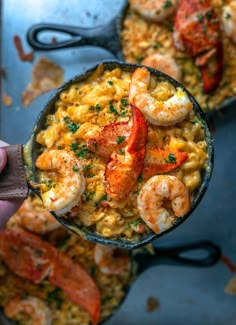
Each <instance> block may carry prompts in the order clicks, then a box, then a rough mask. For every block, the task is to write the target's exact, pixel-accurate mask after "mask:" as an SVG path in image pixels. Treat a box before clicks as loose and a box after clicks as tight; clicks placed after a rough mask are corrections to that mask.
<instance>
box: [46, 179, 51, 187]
mask: <svg viewBox="0 0 236 325" xmlns="http://www.w3.org/2000/svg"><path fill="white" fill-rule="evenodd" d="M45 184H46V186H48V187H50V186H51V185H52V181H51V180H50V179H47V180H46V181H45Z"/></svg>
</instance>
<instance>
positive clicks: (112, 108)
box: [109, 100, 119, 115]
mask: <svg viewBox="0 0 236 325" xmlns="http://www.w3.org/2000/svg"><path fill="white" fill-rule="evenodd" d="M109 107H110V113H113V114H117V115H119V114H118V112H117V110H116V109H115V107H114V105H113V101H112V100H111V101H110V103H109Z"/></svg>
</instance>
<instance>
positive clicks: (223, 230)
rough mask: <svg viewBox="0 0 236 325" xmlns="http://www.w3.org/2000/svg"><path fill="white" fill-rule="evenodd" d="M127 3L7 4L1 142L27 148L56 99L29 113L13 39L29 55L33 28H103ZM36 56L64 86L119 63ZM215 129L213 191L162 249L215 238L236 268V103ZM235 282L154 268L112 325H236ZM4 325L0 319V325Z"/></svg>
mask: <svg viewBox="0 0 236 325" xmlns="http://www.w3.org/2000/svg"><path fill="white" fill-rule="evenodd" d="M122 4H123V1H122V0H113V1H110V0H89V1H88V0H80V1H78V0H70V1H59V0H51V1H48V0H47V1H46V0H34V1H31V0H24V1H23V0H21V1H19V0H5V1H3V44H2V45H3V46H2V47H3V53H2V61H3V62H2V65H3V67H4V68H5V69H6V73H7V77H6V80H5V81H4V82H3V91H4V92H6V93H8V94H9V95H10V96H11V97H12V99H13V105H12V107H9V108H8V107H5V106H2V109H1V125H0V127H1V128H0V131H1V133H0V135H1V139H3V140H5V141H7V142H9V143H12V144H15V143H25V142H26V141H27V140H28V137H29V134H30V132H31V129H32V126H33V124H34V121H35V119H36V117H37V115H38V113H39V111H40V110H41V109H42V107H43V106H44V103H45V102H46V101H47V99H48V97H49V95H50V93H47V94H44V95H42V96H40V97H39V98H37V99H36V100H35V101H34V102H33V103H32V104H31V105H30V106H29V107H28V108H24V107H23V106H22V104H21V93H22V91H23V90H24V89H25V87H26V86H27V84H28V83H29V81H30V80H31V71H32V63H28V62H21V61H19V59H18V57H17V54H16V49H15V47H14V45H13V35H15V34H19V35H20V36H21V37H22V39H23V41H24V44H23V45H24V48H25V49H26V51H29V50H30V47H29V46H28V44H27V42H26V38H25V37H26V32H27V30H28V28H29V27H30V26H31V25H32V24H36V23H40V22H50V23H60V24H67V25H74V26H76V25H79V26H84V27H91V26H98V25H100V24H101V23H105V22H108V21H109V20H110V19H111V18H112V17H113V16H114V15H116V14H117V13H118V11H119V9H120V8H121V7H122ZM53 36H54V35H53ZM48 37H51V36H50V35H48ZM35 54H36V55H35V60H37V58H39V57H41V56H46V57H48V58H49V59H52V60H53V61H55V62H57V63H58V64H59V65H61V66H62V67H63V68H64V69H65V80H68V79H69V78H70V77H72V76H73V75H75V74H78V73H80V72H82V71H84V70H85V69H86V68H88V67H90V66H92V65H93V64H94V63H97V62H98V61H99V60H102V59H108V58H113V56H112V55H111V54H110V53H108V52H107V51H105V50H103V49H97V48H93V47H84V48H73V49H66V50H60V51H52V52H36V53H35ZM214 123H215V126H216V131H215V133H214V137H215V168H214V171H213V176H212V180H211V182H210V186H209V189H208V191H207V193H206V194H205V196H204V198H203V200H202V201H201V203H200V205H199V206H198V208H197V209H196V210H195V211H194V213H193V214H192V216H191V217H190V218H189V219H188V220H187V221H185V223H184V224H182V225H181V226H180V227H179V228H177V229H176V230H175V231H173V232H171V233H169V234H167V235H166V236H164V237H163V238H161V239H159V240H158V241H156V242H155V245H156V246H161V245H166V246H167V245H172V244H175V243H186V242H188V241H194V240H199V239H210V240H212V241H214V242H215V243H217V244H219V245H220V246H221V247H222V250H223V253H224V254H225V255H227V256H229V257H230V258H231V259H232V260H233V261H235V262H236V236H235V228H236V213H235V206H234V204H235V197H236V173H235V161H236V141H235V137H236V104H231V106H230V107H229V109H228V110H227V111H226V112H225V114H223V115H222V114H216V115H215V117H214ZM231 277H232V274H231V273H230V272H229V270H228V269H226V267H225V266H224V265H223V264H221V263H219V264H218V265H216V266H214V267H211V268H209V269H197V268H184V267H177V266H176V267H175V266H157V267H154V268H152V269H149V270H148V271H146V272H145V273H144V274H142V275H141V276H140V277H139V278H138V279H137V281H136V282H135V284H134V286H133V288H132V290H131V291H130V293H129V295H128V297H127V299H126V300H125V302H124V304H123V305H122V307H121V308H120V310H119V311H118V312H117V314H116V315H115V316H114V317H113V318H112V319H111V320H110V321H109V322H108V323H107V325H116V324H123V325H134V324H135V325H142V324H148V325H154V324H163V325H165V324H167V325H169V324H176V325H178V324H196V325H197V324H214V325H220V324H226V325H231V324H232V325H233V324H236V296H229V295H226V294H225V293H224V286H225V285H226V283H227V281H228V280H229V279H230V278H231ZM0 290H1V289H0ZM149 296H154V297H156V298H157V299H158V300H159V301H160V307H159V308H158V309H157V310H156V311H154V312H153V313H147V312H146V301H147V298H148V297H149ZM2 322H3V321H2V320H1V319H0V324H2ZM68 325H69V324H68Z"/></svg>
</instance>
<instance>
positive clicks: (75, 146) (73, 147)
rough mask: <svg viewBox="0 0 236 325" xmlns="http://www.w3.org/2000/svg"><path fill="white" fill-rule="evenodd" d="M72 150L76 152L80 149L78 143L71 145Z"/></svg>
mask: <svg viewBox="0 0 236 325" xmlns="http://www.w3.org/2000/svg"><path fill="white" fill-rule="evenodd" d="M70 149H71V150H72V151H76V150H77V149H78V143H77V142H72V143H71V145H70Z"/></svg>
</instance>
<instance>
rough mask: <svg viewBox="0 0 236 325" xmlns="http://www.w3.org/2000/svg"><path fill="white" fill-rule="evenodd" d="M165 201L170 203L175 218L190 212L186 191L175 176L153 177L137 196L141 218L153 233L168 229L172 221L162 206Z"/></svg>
mask: <svg viewBox="0 0 236 325" xmlns="http://www.w3.org/2000/svg"><path fill="white" fill-rule="evenodd" d="M165 200H168V201H170V202H171V207H172V210H173V212H174V215H175V216H176V217H183V216H184V215H185V214H186V213H187V212H188V211H189V210H190V207H191V206H190V198H189V193H188V190H187V188H186V186H185V185H184V184H183V183H182V182H181V181H180V180H179V179H178V178H177V177H176V176H170V175H157V176H153V177H151V178H150V179H149V180H148V181H147V183H146V184H145V185H144V186H143V187H142V189H141V191H140V193H139V195H138V199H137V207H138V210H139V213H140V215H141V218H142V219H143V221H144V222H145V223H146V224H147V225H148V227H149V228H151V229H152V230H153V231H154V232H155V233H160V232H163V231H164V230H166V229H168V228H169V227H170V226H171V223H172V221H173V220H172V216H171V212H170V211H169V209H167V208H165V207H164V206H163V204H164V203H165Z"/></svg>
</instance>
